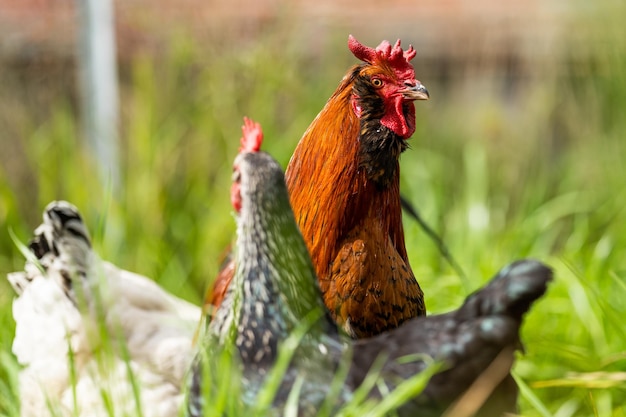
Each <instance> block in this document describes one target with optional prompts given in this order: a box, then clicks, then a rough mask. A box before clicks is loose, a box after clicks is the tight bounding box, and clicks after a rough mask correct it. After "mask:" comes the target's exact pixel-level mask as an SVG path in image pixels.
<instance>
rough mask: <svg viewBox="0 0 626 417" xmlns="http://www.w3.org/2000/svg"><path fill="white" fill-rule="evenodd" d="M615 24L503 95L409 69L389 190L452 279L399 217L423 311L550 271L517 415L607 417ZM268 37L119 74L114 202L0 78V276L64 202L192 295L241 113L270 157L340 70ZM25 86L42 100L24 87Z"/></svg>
mask: <svg viewBox="0 0 626 417" xmlns="http://www.w3.org/2000/svg"><path fill="white" fill-rule="evenodd" d="M615 7H617V10H621V11H623V7H621V8H619V6H615ZM607 10H609V9H607ZM617 15H620V14H619V13H616V12H615V10H613V11H611V10H609V11H608V12H607V13H606V14H600V13H595V14H593V16H592V17H593V18H594V19H595V20H594V22H596V23H595V24H594V25H586V26H585V25H578V24H576V23H577V22H574V23H573V24H572V27H571V28H570V29H571V30H572V31H574V29H575V33H576V34H577V36H576V37H572V39H571V41H570V43H569V44H567V45H566V49H567V50H568V51H570V52H569V53H564V54H563V55H562V56H563V57H564V58H562V59H561V58H559V59H557V58H555V62H552V63H550V65H546V67H545V68H544V69H542V70H537V71H536V72H534V73H533V74H534V75H533V77H531V79H526V80H525V84H524V85H523V86H522V88H518V89H517V90H516V92H515V94H514V96H513V97H512V98H511V96H510V95H507V93H506V92H505V91H503V90H504V89H503V85H502V83H501V82H500V81H498V80H497V79H494V80H493V82H492V83H490V84H488V85H487V86H486V87H485V86H483V85H481V88H480V91H479V92H476V91H474V90H473V89H472V87H473V85H474V84H473V83H474V81H475V80H473V79H472V78H470V77H469V76H468V77H459V78H454V79H452V80H448V81H445V80H443V79H441V80H440V79H438V78H437V77H436V74H434V75H433V78H432V79H428V78H425V77H423V76H421V75H419V74H418V78H420V79H421V80H422V81H423V82H424V84H425V85H427V87H428V88H429V91H430V92H431V95H432V99H431V100H430V101H429V102H425V103H417V120H418V127H417V132H416V134H415V135H414V136H413V138H412V139H411V141H410V144H411V149H410V150H409V151H407V152H406V153H405V154H404V155H403V156H402V160H401V163H402V191H403V194H405V195H406V196H408V198H409V199H410V200H411V201H412V202H413V203H414V204H415V205H416V206H417V207H418V208H419V210H420V212H421V214H422V215H423V216H424V217H425V218H426V219H427V221H428V222H429V223H430V224H431V225H432V226H433V227H434V228H435V229H436V230H438V231H439V233H440V234H441V235H442V236H443V238H444V240H445V242H446V244H447V245H448V246H449V248H450V250H451V251H452V253H453V254H454V256H455V257H456V259H457V260H458V262H459V263H460V264H461V266H462V267H463V268H464V270H465V273H466V275H467V277H468V279H467V280H462V279H460V278H459V277H458V276H457V275H456V274H455V273H454V271H453V270H452V269H451V268H450V267H449V266H448V265H447V264H446V263H445V261H444V260H443V258H442V257H441V255H440V254H439V253H438V251H437V249H436V247H435V245H434V244H433V243H432V241H430V240H429V239H428V238H427V237H426V236H425V234H424V232H423V231H422V230H421V229H420V227H419V226H418V225H417V224H416V223H414V222H413V221H412V220H411V219H409V218H406V219H405V225H406V227H405V232H406V240H407V248H408V250H409V254H410V259H411V264H412V267H413V269H414V271H415V273H416V276H417V277H418V280H419V281H420V284H421V285H422V288H423V289H424V290H425V293H426V302H427V307H428V310H429V312H431V313H436V312H443V311H447V310H450V309H452V308H454V307H456V306H458V305H459V304H460V303H461V302H462V300H463V299H464V297H465V296H466V295H467V294H468V293H469V292H470V291H472V290H474V289H476V288H478V287H479V286H481V285H483V284H484V283H485V282H486V281H487V280H488V279H489V278H490V277H491V276H492V275H493V274H494V273H495V272H496V271H497V270H498V269H499V268H500V267H502V266H503V265H504V264H506V263H508V262H510V261H512V260H515V259H518V258H522V257H535V258H538V259H540V260H543V261H545V262H547V263H548V264H550V265H551V266H553V267H554V269H555V276H556V279H555V282H554V283H553V284H552V285H551V286H550V289H549V291H548V293H547V294H546V296H545V297H544V298H543V299H542V300H541V301H539V302H538V303H537V304H536V305H535V306H534V307H533V309H532V311H531V313H530V314H529V315H528V316H527V318H526V322H525V325H524V327H523V340H524V342H525V345H526V351H525V353H524V354H520V356H519V358H518V361H517V364H516V367H515V376H516V378H517V379H518V381H519V382H520V384H521V387H522V390H521V392H522V396H521V401H520V404H521V414H522V415H524V416H529V417H532V416H542V417H545V416H554V417H569V416H615V417H622V416H625V415H626V411H625V409H624V407H626V378H625V377H624V373H623V370H624V369H626V330H624V325H623V317H625V316H626V303H625V302H624V299H625V298H626V209H625V207H626V187H625V184H626V182H625V179H626V164H624V158H625V157H626V141H625V140H624V135H625V132H626V121H625V118H624V108H626V58H624V57H625V56H626V45H625V42H624V39H626V33H624V29H623V25H622V24H615V23H614V21H615V20H616V19H617V17H613V16H617ZM584 22H587V23H588V21H584ZM578 23H580V22H578ZM280 30H282V32H281V31H280ZM280 30H277V31H276V32H269V33H266V34H263V35H262V36H260V38H259V39H258V40H257V41H256V42H254V43H245V42H244V43H242V44H241V45H239V47H237V48H232V49H230V50H229V49H227V48H225V49H223V48H221V47H218V46H217V45H220V43H219V42H212V43H209V44H203V45H196V44H194V43H192V42H191V41H190V40H189V39H187V38H185V37H184V36H180V37H178V38H176V39H174V40H173V41H172V43H171V45H170V47H169V48H167V50H166V51H165V52H164V53H163V54H162V55H161V56H159V57H152V56H138V57H135V58H134V59H133V60H132V63H130V64H128V65H126V66H124V67H123V68H122V71H121V73H122V79H123V89H122V92H121V102H122V112H123V114H122V118H123V121H122V135H121V136H122V143H121V151H122V152H121V170H122V174H123V181H122V184H123V187H122V189H121V190H119V193H117V194H111V190H110V189H109V187H108V186H107V185H106V184H104V185H103V184H101V183H100V182H99V179H98V177H97V170H96V169H95V166H94V160H93V158H92V157H91V156H90V154H89V149H88V148H87V147H86V146H85V144H84V143H83V142H82V140H81V139H80V136H79V134H78V132H79V125H78V121H77V120H78V118H77V111H76V109H75V106H74V104H73V101H72V100H73V99H72V95H71V94H69V93H68V92H67V91H66V90H55V89H54V87H53V84H54V83H53V82H50V83H49V84H46V83H45V80H44V81H41V80H39V81H40V82H39V83H36V84H35V85H34V86H33V85H30V84H28V83H25V82H21V83H20V82H15V79H13V78H11V75H10V74H3V75H2V77H3V81H6V82H2V83H0V89H2V92H3V93H6V94H3V95H2V96H3V101H2V102H1V103H0V104H1V107H0V108H1V110H2V111H1V114H0V128H2V130H3V131H4V132H5V133H7V134H6V135H2V136H0V148H1V149H3V150H4V151H3V154H2V155H0V161H1V162H2V164H1V165H0V275H1V276H4V275H5V274H6V273H7V272H10V271H13V270H19V269H21V268H22V267H23V257H22V256H21V254H20V253H19V251H18V249H17V248H16V246H15V245H14V244H13V243H12V241H11V239H10V237H9V232H8V230H9V227H10V228H11V229H12V230H13V231H14V232H15V234H16V235H17V236H18V237H19V238H20V239H22V240H27V239H28V237H29V236H30V233H31V232H32V229H33V228H34V227H35V226H36V225H37V224H38V223H39V222H40V216H41V211H42V210H43V208H44V206H45V205H46V204H47V203H48V202H49V201H51V200H53V199H66V200H69V201H71V202H73V203H74V204H76V205H77V206H78V207H79V209H80V210H81V211H82V212H83V214H84V217H85V219H86V221H87V223H88V224H89V226H90V230H91V231H92V235H93V238H94V242H95V247H96V249H97V250H98V251H99V253H100V254H101V255H102V257H103V258H105V259H108V260H112V261H114V262H115V263H117V264H118V265H120V266H122V267H124V268H126V269H129V270H132V271H136V272H139V273H142V274H145V275H148V276H151V277H154V279H155V280H156V281H158V282H159V283H160V284H161V285H163V286H164V287H165V288H166V289H168V290H169V291H171V292H173V293H175V294H177V295H179V296H181V297H183V298H186V299H188V300H191V301H192V302H195V303H198V302H199V301H200V298H201V296H202V294H203V291H204V289H205V287H206V286H207V283H208V282H209V281H210V280H211V279H212V278H213V277H214V276H215V273H216V271H217V269H218V265H219V262H220V254H221V253H222V251H223V249H224V248H225V246H226V245H227V244H228V243H229V242H230V240H231V238H232V236H233V233H234V221H233V219H232V217H231V214H230V207H229V198H228V196H229V187H230V175H231V163H232V159H233V157H234V156H235V154H236V152H237V148H238V146H239V145H238V140H239V137H240V130H239V127H240V125H241V121H242V116H244V115H247V116H250V117H252V118H254V119H256V120H257V121H259V122H261V123H262V124H263V127H264V130H265V137H266V141H265V144H264V149H266V150H268V151H269V152H271V153H272V154H273V155H274V156H275V157H276V158H277V159H278V160H279V161H280V162H281V163H282V165H283V166H285V165H286V163H287V161H288V159H289V156H290V155H291V152H292V150H293V148H294V146H295V143H296V142H297V140H298V139H299V137H300V136H301V134H302V132H304V130H305V129H306V127H307V126H308V124H309V123H310V121H311V120H313V118H314V117H315V115H316V114H317V112H318V111H319V110H320V109H321V107H322V106H323V104H324V102H325V100H326V99H327V98H328V97H329V95H330V94H331V92H332V91H333V90H334V88H335V87H336V85H337V84H338V82H339V80H340V78H341V76H342V75H343V73H344V71H345V70H346V69H347V67H348V66H349V65H350V64H351V63H352V62H353V60H352V59H351V58H350V56H349V53H348V52H347V50H346V48H345V46H344V43H343V42H345V37H346V35H347V33H346V34H344V33H341V34H337V35H336V37H334V38H333V39H332V41H331V42H330V43H329V45H327V49H326V53H327V55H325V56H323V57H321V58H320V57H318V58H314V57H310V56H306V57H305V56H302V55H301V54H299V51H298V48H297V45H296V44H295V41H292V40H291V38H290V36H289V34H290V33H292V32H290V31H294V30H296V29H294V28H291V27H289V25H285V26H284V27H283V28H282V29H280ZM285 44H286V45H287V46H286V48H284V49H282V47H283V46H284V45H285ZM279 46H280V47H279ZM479 52H480V51H477V53H479ZM331 57H332V58H331ZM335 58H336V59H335ZM417 61H419V56H418V58H417ZM419 66H420V65H418V67H419ZM421 66H422V67H423V65H421ZM52 81H54V80H52ZM44 87H45V88H49V89H50V90H51V91H52V93H50V94H47V95H43V97H40V96H39V95H37V94H35V89H41V88H44ZM468 92H469V93H468ZM5 97H6V99H4V98H5ZM12 298H13V292H12V290H11V288H10V287H9V285H8V283H7V282H6V280H4V279H0V416H10V417H13V416H17V415H18V410H17V406H16V403H17V392H16V391H17V388H16V382H15V381H16V373H17V370H18V366H17V364H16V361H15V359H14V358H13V356H12V355H11V353H10V350H11V340H12V338H13V332H14V323H13V320H12V317H11V300H12Z"/></svg>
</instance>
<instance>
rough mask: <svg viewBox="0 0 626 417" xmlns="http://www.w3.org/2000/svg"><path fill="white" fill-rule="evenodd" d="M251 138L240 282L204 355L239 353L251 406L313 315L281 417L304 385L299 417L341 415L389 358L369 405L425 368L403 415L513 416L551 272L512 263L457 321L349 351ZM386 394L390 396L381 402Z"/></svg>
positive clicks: (357, 344) (194, 409) (269, 166)
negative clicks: (533, 311) (529, 324)
mask: <svg viewBox="0 0 626 417" xmlns="http://www.w3.org/2000/svg"><path fill="white" fill-rule="evenodd" d="M243 132H244V139H243V141H242V143H243V147H242V149H243V150H242V153H241V154H240V155H239V156H238V157H237V159H236V160H235V173H234V175H233V179H234V184H233V187H232V193H231V200H232V202H233V207H234V208H235V211H236V212H237V213H238V217H237V222H238V229H237V233H238V235H237V253H236V256H235V258H234V259H235V260H236V268H235V270H236V273H235V278H234V280H233V281H232V282H231V284H230V286H229V287H228V288H227V290H226V296H225V298H224V301H223V302H222V304H221V305H220V307H219V308H218V310H217V312H216V314H215V315H214V317H213V320H212V321H211V323H210V325H209V329H208V343H207V345H206V348H207V349H208V354H207V355H205V357H208V358H214V357H216V352H218V351H219V350H220V349H224V347H227V346H231V345H234V346H235V348H236V351H235V355H234V356H235V357H237V358H238V360H239V362H238V363H239V364H240V366H241V368H243V371H242V372H243V378H242V384H243V392H244V395H243V396H242V398H243V400H244V401H245V402H247V403H248V404H254V403H255V401H256V396H257V395H258V393H259V391H260V390H261V387H262V386H263V384H264V383H265V382H266V376H267V375H268V374H269V370H270V369H271V367H272V366H273V365H274V363H275V361H276V358H277V356H278V352H279V349H280V348H281V346H283V345H284V344H285V341H286V340H287V338H288V336H289V334H290V332H293V331H294V330H296V329H298V328H299V325H301V324H302V322H305V323H307V322H309V323H310V320H311V315H314V317H318V320H317V321H314V322H313V324H312V325H310V326H311V327H310V330H309V332H308V333H307V334H306V336H305V337H304V338H302V342H301V346H300V348H299V350H297V351H296V352H295V354H294V357H293V359H292V360H291V362H290V365H289V367H288V368H287V371H286V373H285V376H284V378H283V380H282V381H281V384H280V387H279V388H278V390H277V392H276V394H275V397H274V401H273V404H274V407H275V408H276V409H277V410H278V411H280V410H282V407H283V406H284V405H285V403H286V401H287V399H288V397H289V395H290V390H291V388H292V387H293V386H294V385H295V384H296V381H298V377H300V378H301V384H302V385H300V386H299V387H298V389H299V393H300V396H299V412H300V415H315V414H316V412H317V411H318V410H319V408H320V407H321V405H322V403H323V400H324V398H326V397H330V398H334V403H332V404H330V405H328V406H329V407H332V408H331V409H333V410H336V409H338V408H339V407H340V406H341V405H342V404H344V403H346V402H349V401H351V400H352V399H353V398H354V397H356V395H353V394H354V392H355V391H356V390H358V389H359V387H361V385H362V384H363V382H364V380H365V378H366V376H367V375H368V373H369V372H370V371H371V369H372V367H373V364H374V363H375V361H377V360H379V359H381V357H382V358H384V362H383V363H382V368H381V370H380V374H379V375H378V378H379V384H378V385H376V387H377V388H375V389H373V390H371V391H370V392H369V393H368V397H369V398H372V399H378V398H380V396H381V394H382V392H384V391H386V390H391V389H394V388H395V387H396V386H397V385H398V384H399V383H400V382H402V381H405V380H407V379H409V378H411V377H413V376H415V375H417V374H419V373H421V372H422V371H424V370H425V369H426V368H427V367H428V364H429V363H432V362H434V361H437V362H440V363H441V364H442V365H443V370H442V371H441V372H440V373H437V374H436V375H434V376H433V377H432V378H431V379H430V381H429V382H428V384H427V386H426V388H425V389H424V391H423V392H421V393H420V394H418V395H416V396H414V397H412V398H409V399H408V400H407V401H406V402H405V403H403V404H401V405H400V408H399V409H398V410H397V412H398V414H399V415H401V416H413V415H420V416H422V415H423V416H439V415H441V414H442V413H443V412H445V411H446V410H448V411H449V413H450V414H449V415H472V414H473V412H476V411H477V410H479V414H478V415H481V416H500V415H502V414H503V413H505V412H514V411H515V409H516V401H517V387H516V385H515V383H514V381H513V379H512V377H511V376H510V369H511V366H512V363H513V359H514V351H515V350H516V349H518V348H520V347H521V341H520V336H519V331H520V326H521V324H522V318H523V315H524V314H525V313H526V312H527V311H528V310H529V308H530V306H531V305H532V303H533V302H535V301H536V300H537V299H538V298H539V297H541V296H542V295H543V294H544V292H545V291H546V287H547V284H548V282H549V281H550V280H551V278H552V272H551V270H550V269H549V268H548V267H546V266H545V265H543V264H542V263H540V262H537V261H533V260H522V261H517V262H514V263H512V264H510V265H509V266H507V267H505V268H503V269H502V270H501V271H500V272H499V273H498V274H497V275H496V276H495V277H494V278H493V279H492V280H491V282H490V283H489V284H487V285H486V286H485V287H484V288H482V289H481V290H479V291H477V292H475V293H474V294H472V295H470V296H469V297H467V299H466V300H465V302H464V303H463V305H462V306H461V307H460V308H459V309H457V310H455V311H452V312H449V313H446V314H441V315H432V316H428V317H426V316H424V317H416V318H413V319H411V320H408V321H406V322H405V323H403V324H401V325H400V326H399V327H398V328H395V329H391V330H389V331H387V332H384V333H382V334H380V335H377V336H374V337H371V338H364V339H359V340H349V341H347V340H344V339H343V338H342V337H341V336H339V333H338V330H339V329H338V328H337V327H336V325H335V324H334V321H332V320H331V319H330V318H329V317H328V316H326V315H324V314H323V313H322V312H321V310H322V309H323V306H324V304H323V299H322V293H321V291H320V288H319V284H318V280H317V278H316V275H315V272H314V269H313V266H312V263H311V260H310V257H309V254H308V252H307V249H306V245H305V243H304V240H303V238H302V236H301V234H300V233H299V231H298V228H297V226H296V222H295V220H294V216H293V215H292V213H291V212H290V210H289V209H290V206H289V203H288V197H287V190H286V187H285V184H284V182H283V177H282V175H281V174H282V173H281V171H280V167H279V166H278V164H277V163H276V162H275V161H274V160H273V159H272V158H271V157H269V156H268V155H267V154H265V153H262V152H258V149H259V145H260V141H261V138H262V133H261V130H260V126H258V125H257V124H254V123H252V122H249V121H247V122H246V124H245V125H244V129H243ZM285 248H288V249H285ZM348 355H350V356H348ZM348 357H351V359H348ZM346 360H348V361H350V362H349V364H350V366H349V369H348V373H347V377H346V379H345V381H344V384H343V386H341V387H340V388H339V392H333V391H331V388H330V385H331V384H330V383H329V382H330V381H331V380H332V378H333V375H334V373H335V371H336V370H337V369H338V368H339V367H340V365H341V363H343V362H344V361H346ZM209 374H211V375H213V378H215V379H214V380H212V382H211V384H212V385H214V386H219V385H220V384H221V383H222V378H223V375H224V373H223V371H220V370H218V371H217V372H215V370H213V372H209ZM203 375H204V374H203V371H202V368H201V367H197V368H196V369H195V372H194V377H193V383H192V389H191V398H190V405H189V409H190V411H191V412H190V414H191V415H192V416H200V415H203V414H202V409H203V406H204V403H203V401H202V393H203V392H205V391H204V389H201V382H202V380H203V379H202V376H203ZM383 384H384V385H386V389H385V390H382V392H381V390H380V388H381V386H382V385H383ZM333 395H334V396H333ZM468 398H469V399H468ZM450 407H452V408H450Z"/></svg>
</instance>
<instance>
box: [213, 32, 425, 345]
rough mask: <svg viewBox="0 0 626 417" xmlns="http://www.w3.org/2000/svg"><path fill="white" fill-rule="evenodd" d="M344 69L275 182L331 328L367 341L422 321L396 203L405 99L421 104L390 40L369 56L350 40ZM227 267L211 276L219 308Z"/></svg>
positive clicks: (411, 114)
mask: <svg viewBox="0 0 626 417" xmlns="http://www.w3.org/2000/svg"><path fill="white" fill-rule="evenodd" d="M348 47H349V48H350V50H351V51H352V53H353V54H354V56H355V57H357V58H358V59H360V60H362V61H363V63H361V64H359V65H356V66H354V67H353V68H351V69H350V70H349V71H348V73H347V74H346V75H345V76H344V78H343V80H342V82H341V83H340V84H339V87H338V88H337V90H336V91H335V92H334V93H333V95H332V96H331V97H330V99H329V100H328V102H327V103H326V106H325V107H324V108H323V109H322V111H321V112H320V113H319V114H318V115H317V117H316V118H315V120H314V121H313V122H312V124H311V125H310V126H309V128H308V129H307V130H306V132H305V133H304V135H303V137H302V139H301V140H300V142H299V143H298V145H297V147H296V149H295V151H294V153H293V156H292V157H291V160H290V161H289V165H288V167H287V171H286V174H285V178H286V181H287V188H288V190H289V195H290V202H291V206H292V207H293V211H294V213H295V217H296V221H297V223H298V226H299V227H300V230H301V231H302V235H303V237H304V240H305V242H306V243H307V247H308V249H309V251H310V254H311V257H312V260H313V265H314V266H315V270H316V273H317V275H318V278H319V282H320V287H321V290H322V293H323V294H324V301H325V304H326V306H327V307H328V309H329V310H330V314H331V316H332V317H333V319H334V320H335V321H336V322H337V323H338V324H339V326H341V327H342V328H343V329H344V330H345V331H346V332H347V333H348V334H349V335H350V336H351V337H353V338H361V337H370V336H373V335H376V334H379V333H382V332H384V331H386V330H389V329H393V328H395V327H397V326H399V325H400V324H402V323H403V322H404V321H406V320H408V319H411V318H413V317H416V316H421V315H424V314H426V308H425V305H424V295H423V293H422V290H421V288H420V286H419V284H418V282H417V280H416V279H415V276H414V274H413V272H412V270H411V266H410V265H409V259H408V256H407V251H406V247H405V243H404V231H403V227H402V214H401V202H400V189H399V187H400V184H399V182H400V177H399V175H400V169H399V157H400V154H401V153H402V152H403V151H404V150H406V148H407V139H409V138H410V137H411V135H412V134H413V132H414V131H415V106H414V103H413V102H414V101H415V100H427V99H428V98H429V95H428V91H427V90H426V88H425V87H424V86H423V85H422V84H421V83H420V82H419V81H418V80H417V79H416V78H415V72H414V69H413V66H412V65H411V63H410V61H411V59H413V58H414V57H415V50H414V49H413V48H412V47H409V48H408V49H407V50H403V49H402V47H401V45H400V41H399V40H398V41H397V42H396V44H395V45H393V46H392V45H391V44H390V43H389V42H387V41H383V42H382V43H381V44H380V45H379V46H378V47H377V48H376V49H373V48H369V47H366V46H364V45H362V44H360V43H359V42H358V41H357V40H356V39H355V38H354V37H352V36H350V37H349V39H348ZM232 274H233V264H232V262H231V263H228V264H227V267H225V268H224V269H223V270H222V271H221V272H220V274H219V275H218V277H217V279H216V281H215V284H214V287H213V298H212V301H211V303H212V304H213V305H219V302H220V300H221V298H222V297H223V294H224V291H225V289H226V288H227V287H228V282H229V281H230V279H231V278H232Z"/></svg>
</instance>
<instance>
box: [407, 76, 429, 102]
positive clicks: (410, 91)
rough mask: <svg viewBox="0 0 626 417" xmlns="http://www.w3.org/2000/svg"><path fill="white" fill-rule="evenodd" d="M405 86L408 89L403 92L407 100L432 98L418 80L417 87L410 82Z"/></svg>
mask: <svg viewBox="0 0 626 417" xmlns="http://www.w3.org/2000/svg"><path fill="white" fill-rule="evenodd" d="M405 85H406V88H405V89H403V90H402V96H404V98H405V99H406V100H428V99H429V98H430V95H429V94H428V90H427V89H426V87H424V86H423V85H422V83H420V82H419V81H417V80H416V81H415V85H413V84H412V83H408V82H407V83H405Z"/></svg>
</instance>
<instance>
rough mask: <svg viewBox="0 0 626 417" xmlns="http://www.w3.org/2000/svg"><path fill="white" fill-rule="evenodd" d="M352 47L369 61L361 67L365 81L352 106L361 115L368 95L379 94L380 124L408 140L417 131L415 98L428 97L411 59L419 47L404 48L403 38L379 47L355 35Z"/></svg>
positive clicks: (356, 54) (426, 98) (349, 43)
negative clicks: (369, 44)
mask: <svg viewBox="0 0 626 417" xmlns="http://www.w3.org/2000/svg"><path fill="white" fill-rule="evenodd" d="M348 47H349V48H350V50H351V51H352V53H353V54H354V56H355V57H357V58H359V59H360V60H362V61H365V63H366V64H365V65H363V66H361V67H360V68H359V78H360V80H361V81H363V85H362V86H361V87H362V89H364V90H365V91H356V92H355V95H356V97H355V99H353V100H352V108H353V111H354V113H355V114H356V115H357V117H359V118H360V117H361V116H362V114H363V112H364V111H366V110H367V111H369V110H370V109H364V108H363V105H364V104H363V102H362V100H361V99H363V97H362V96H364V95H370V94H371V95H375V96H377V97H379V98H380V99H381V100H382V108H381V109H378V110H379V111H380V112H381V114H380V123H381V124H382V125H383V126H385V127H387V128H389V129H390V130H391V131H393V132H394V133H395V134H396V135H398V136H399V137H401V138H403V139H408V138H409V137H410V136H411V135H412V134H413V132H415V106H414V105H413V101H415V100H428V98H429V95H428V90H426V87H424V86H423V85H422V83H421V82H420V81H419V80H417V79H416V78H415V70H414V69H413V65H411V62H410V61H411V59H413V58H414V57H415V50H414V49H413V47H412V46H409V48H408V49H407V50H403V49H402V47H401V46H400V40H399V39H398V41H397V42H396V43H395V45H393V46H391V44H390V43H389V42H387V41H383V42H381V44H380V45H378V46H377V47H376V49H373V48H370V47H367V46H364V45H362V44H361V43H359V41H357V40H356V39H355V38H354V37H353V36H352V35H350V37H349V38H348Z"/></svg>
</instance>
